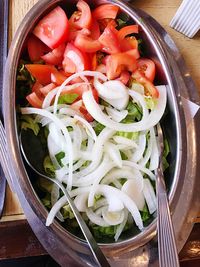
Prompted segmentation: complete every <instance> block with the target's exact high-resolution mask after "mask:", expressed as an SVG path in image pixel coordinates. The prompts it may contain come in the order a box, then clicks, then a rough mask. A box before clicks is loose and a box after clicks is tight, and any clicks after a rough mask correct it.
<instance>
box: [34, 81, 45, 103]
mask: <svg viewBox="0 0 200 267" xmlns="http://www.w3.org/2000/svg"><path fill="white" fill-rule="evenodd" d="M42 87H43V85H42V84H41V83H39V82H38V81H36V82H35V83H34V85H33V87H32V92H35V93H36V95H37V96H38V97H39V98H41V99H42V98H43V95H42V94H41V91H40V90H41V88H42Z"/></svg>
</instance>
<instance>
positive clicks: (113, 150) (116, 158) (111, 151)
mask: <svg viewBox="0 0 200 267" xmlns="http://www.w3.org/2000/svg"><path fill="white" fill-rule="evenodd" d="M104 151H105V152H106V153H107V154H108V155H109V157H110V159H111V160H113V162H114V163H115V165H116V166H118V167H119V168H121V167H122V158H121V154H120V152H119V149H118V148H117V146H116V145H114V144H112V143H110V142H107V143H106V144H105V146H104Z"/></svg>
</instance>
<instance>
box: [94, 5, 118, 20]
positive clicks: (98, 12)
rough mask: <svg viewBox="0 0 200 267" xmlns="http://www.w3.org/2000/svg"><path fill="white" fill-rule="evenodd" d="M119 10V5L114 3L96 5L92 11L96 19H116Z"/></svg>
mask: <svg viewBox="0 0 200 267" xmlns="http://www.w3.org/2000/svg"><path fill="white" fill-rule="evenodd" d="M118 11H119V7H118V6H115V5H112V4H104V5H100V6H98V7H96V8H95V9H94V11H93V12H92V16H93V17H94V18H95V19H96V20H101V19H115V18H116V17H117V13H118Z"/></svg>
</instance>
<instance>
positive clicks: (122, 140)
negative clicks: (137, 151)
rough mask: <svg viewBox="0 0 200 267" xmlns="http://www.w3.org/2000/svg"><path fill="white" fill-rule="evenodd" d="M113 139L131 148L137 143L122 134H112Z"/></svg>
mask: <svg viewBox="0 0 200 267" xmlns="http://www.w3.org/2000/svg"><path fill="white" fill-rule="evenodd" d="M113 140H114V141H115V142H116V143H117V144H123V145H126V146H128V147H132V148H136V147H138V145H137V144H136V142H135V141H133V140H131V139H129V138H126V137H123V136H118V135H115V136H113Z"/></svg>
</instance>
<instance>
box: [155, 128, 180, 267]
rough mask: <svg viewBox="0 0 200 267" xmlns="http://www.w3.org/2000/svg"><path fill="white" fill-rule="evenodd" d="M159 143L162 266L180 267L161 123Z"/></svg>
mask: <svg viewBox="0 0 200 267" xmlns="http://www.w3.org/2000/svg"><path fill="white" fill-rule="evenodd" d="M156 128H157V143H158V149H159V152H160V153H159V167H158V169H157V177H156V192H157V204H158V207H157V213H158V215H157V216H158V219H157V232H158V252H159V264H160V267H168V266H170V267H178V266H179V259H178V253H177V248H176V241H175V237H174V229H173V225H172V220H171V215H170V210H169V204H168V198H167V192H166V186H165V180H164V176H163V166H162V159H163V151H164V140H163V131H162V128H161V125H160V124H158V125H157V127H156Z"/></svg>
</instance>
